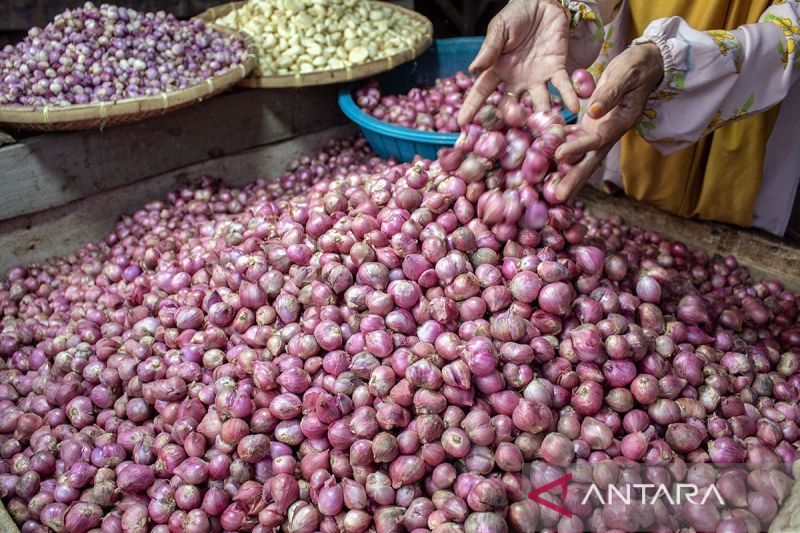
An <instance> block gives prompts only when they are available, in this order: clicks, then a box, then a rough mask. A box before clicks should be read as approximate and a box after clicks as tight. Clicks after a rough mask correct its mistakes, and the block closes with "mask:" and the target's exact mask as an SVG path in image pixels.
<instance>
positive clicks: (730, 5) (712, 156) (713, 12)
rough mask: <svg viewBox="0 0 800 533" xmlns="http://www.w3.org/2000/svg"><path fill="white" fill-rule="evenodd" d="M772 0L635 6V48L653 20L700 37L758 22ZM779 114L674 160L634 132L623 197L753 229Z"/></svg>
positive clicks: (640, 0) (744, 124)
mask: <svg viewBox="0 0 800 533" xmlns="http://www.w3.org/2000/svg"><path fill="white" fill-rule="evenodd" d="M769 4H770V2H769V1H768V0H754V1H744V0H702V1H696V0H695V1H689V0H630V10H631V32H630V40H633V38H635V37H637V36H639V35H641V34H642V33H643V32H644V30H645V28H646V27H647V25H648V24H649V23H650V22H652V21H653V20H655V19H658V18H662V17H670V16H679V17H682V18H683V19H684V20H686V21H687V22H688V23H689V24H690V25H691V26H692V27H694V28H697V29H700V30H710V29H727V30H730V29H735V28H737V27H738V26H741V25H743V24H748V23H753V22H757V21H758V18H759V17H760V16H761V14H762V13H763V12H764V10H766V8H767V7H769ZM778 110H779V109H778V107H775V108H773V109H771V110H769V111H767V112H765V113H762V114H760V115H756V116H753V117H750V118H747V119H744V120H742V121H739V122H735V123H732V124H728V125H726V126H723V127H721V128H719V129H718V130H716V131H714V132H713V133H712V134H710V135H708V136H707V137H705V138H703V139H701V140H700V141H699V142H697V143H696V144H694V145H692V146H689V147H687V148H685V149H683V150H681V151H679V152H676V153H674V154H671V155H669V156H666V157H665V156H662V155H661V154H659V153H658V152H657V151H656V150H655V149H654V148H653V147H652V146H650V144H648V143H647V141H645V140H644V139H642V138H641V137H640V136H639V135H637V134H636V133H635V132H629V133H628V134H626V135H625V136H624V137H623V139H622V153H621V168H622V180H623V183H624V186H625V194H626V195H628V196H630V197H632V198H636V199H637V200H641V201H644V202H647V203H649V204H652V205H655V206H656V207H659V208H661V209H663V210H665V211H669V212H671V213H675V214H677V215H680V216H683V217H697V218H701V219H706V220H717V221H720V222H729V223H731V224H737V225H739V226H745V227H749V226H750V225H751V224H752V220H753V210H754V208H755V202H756V199H757V197H758V190H759V188H760V186H761V178H762V172H763V167H764V155H765V152H766V148H767V140H768V139H769V135H770V133H771V132H772V127H773V126H774V124H775V120H776V119H777V116H778Z"/></svg>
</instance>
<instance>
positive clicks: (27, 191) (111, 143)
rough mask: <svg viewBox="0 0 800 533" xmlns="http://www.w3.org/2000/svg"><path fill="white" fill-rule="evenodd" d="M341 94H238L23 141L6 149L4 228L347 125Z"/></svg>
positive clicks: (0, 193) (1, 172) (2, 158)
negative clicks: (124, 121)
mask: <svg viewBox="0 0 800 533" xmlns="http://www.w3.org/2000/svg"><path fill="white" fill-rule="evenodd" d="M336 94H337V87H335V86H327V87H313V88H305V89H282V90H271V91H251V90H240V91H236V92H233V93H229V94H225V95H222V96H220V97H218V98H213V99H211V100H209V101H207V102H204V103H202V104H200V105H196V106H193V107H190V108H187V109H183V110H179V111H176V112H174V113H170V114H167V115H164V116H163V117H158V118H154V119H151V120H145V121H142V122H138V123H135V124H129V125H125V126H120V127H115V128H109V129H107V130H104V131H86V132H73V133H50V134H44V135H38V136H35V137H28V138H25V139H22V140H21V141H19V142H18V143H17V144H14V145H11V146H6V147H3V148H0V220H2V219H9V218H13V217H17V216H21V215H27V214H31V213H36V212H39V211H43V210H45V209H49V208H52V207H57V206H62V205H65V204H67V203H69V202H71V201H74V200H77V199H79V198H83V197H86V196H91V195H93V194H96V193H98V192H101V191H105V190H111V189H114V188H116V187H119V186H122V185H124V184H126V183H131V182H134V181H137V180H140V179H142V178H143V177H148V176H155V175H158V174H163V173H165V172H168V171H170V170H174V169H177V168H182V167H185V166H187V165H191V164H194V163H199V162H201V161H205V160H207V159H209V158H216V157H222V156H225V155H227V154H232V153H238V152H241V151H243V150H247V149H250V148H253V147H256V146H261V145H264V144H269V143H272V142H276V141H279V140H282V139H287V138H290V137H293V136H295V135H297V134H302V133H309V132H314V131H320V130H323V129H326V128H330V127H333V126H337V125H339V124H343V123H345V122H346V118H345V117H344V115H342V114H341V113H340V112H339V109H338V106H337V104H336Z"/></svg>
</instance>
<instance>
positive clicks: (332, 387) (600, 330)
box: [0, 106, 800, 533]
mask: <svg viewBox="0 0 800 533" xmlns="http://www.w3.org/2000/svg"><path fill="white" fill-rule="evenodd" d="M505 111H506V124H508V123H512V125H513V126H514V127H509V126H508V125H506V124H504V122H503V119H502V118H500V113H499V111H498V110H497V108H495V107H492V106H489V107H488V108H487V109H485V110H484V111H482V113H481V125H475V127H474V128H473V127H470V128H468V129H467V131H466V132H465V133H464V134H463V135H462V136H461V137H460V139H459V142H458V143H457V145H456V147H455V148H453V149H450V150H445V151H443V152H442V154H441V156H440V157H439V159H438V160H437V161H428V160H422V159H420V160H417V161H414V162H412V163H409V164H395V163H394V162H391V161H389V162H385V161H381V160H379V159H377V158H375V157H374V156H373V155H372V154H371V153H370V152H369V149H368V148H367V145H366V144H365V142H364V140H363V139H358V140H354V141H352V140H350V141H333V142H331V143H330V144H328V145H327V146H326V148H325V149H323V150H321V151H320V152H318V153H317V154H315V155H314V156H311V157H304V158H301V159H300V160H299V161H297V162H296V164H294V165H293V166H292V167H291V168H290V170H289V172H288V173H287V174H285V175H284V176H282V177H280V178H278V179H275V180H270V181H266V180H259V181H256V182H254V183H252V184H250V185H248V186H246V187H244V188H242V189H233V188H229V187H226V186H224V185H222V184H219V183H214V182H212V181H210V180H206V181H204V182H202V183H200V184H198V185H196V186H193V187H186V188H183V189H181V190H179V191H176V192H174V193H172V194H170V195H169V196H168V198H167V199H166V201H163V202H152V203H149V204H147V205H146V206H145V207H144V208H143V209H141V210H140V211H137V212H136V213H134V214H133V215H130V216H123V217H122V219H121V221H120V222H119V224H118V225H117V227H116V228H115V230H114V231H113V232H112V233H111V234H110V235H109V236H108V238H107V239H106V240H105V241H104V242H101V243H97V244H92V245H87V246H85V247H84V248H82V249H81V250H80V251H79V252H77V253H76V254H74V255H72V256H70V257H67V258H63V259H62V258H53V259H50V260H48V261H46V262H44V263H42V264H31V265H28V266H27V267H17V268H13V269H11V270H10V271H9V272H8V273H7V274H6V277H5V279H4V280H3V281H2V282H0V310H2V317H3V318H2V329H1V330H0V357H2V362H1V363H0V364H2V370H1V371H0V497H2V501H3V503H4V504H5V505H6V507H7V509H8V511H9V513H10V514H11V516H12V517H13V519H14V520H15V521H16V522H17V524H18V525H19V526H20V529H21V531H22V532H23V533H33V532H44V531H50V530H53V531H69V532H71V533H83V532H86V531H101V532H103V533H118V532H123V531H124V532H126V533H127V532H143V531H154V532H157V533H167V532H176V531H186V532H189V533H206V532H209V531H254V532H259V533H262V532H271V531H283V532H285V533H312V532H316V531H321V532H323V533H339V532H346V533H363V532H366V531H376V532H377V533H390V532H392V533H393V532H410V533H424V532H433V533H456V532H463V533H489V532H492V533H502V532H506V531H518V532H528V531H534V530H542V529H549V530H558V531H574V530H582V529H583V528H585V527H587V528H591V529H592V530H597V531H601V530H637V529H638V530H641V529H643V528H644V529H658V530H662V531H667V530H672V529H675V528H677V527H678V526H679V525H681V524H683V525H690V526H692V527H695V528H696V529H697V530H702V531H721V532H722V531H724V532H728V531H755V530H759V529H762V528H764V527H766V525H767V524H769V522H770V521H771V520H772V518H773V517H774V516H775V514H776V512H777V509H778V507H779V506H780V504H781V502H782V500H783V498H784V497H785V495H786V494H787V490H788V487H789V484H790V481H791V480H790V479H789V478H788V477H787V476H786V474H785V473H784V472H786V471H788V470H787V469H788V466H789V465H790V464H791V463H793V462H794V460H795V459H796V457H797V445H798V426H797V423H798V419H799V418H800V410H798V406H797V395H798V390H800V372H799V371H798V370H799V369H800V326H798V306H797V297H796V295H795V294H793V293H792V292H790V291H788V290H785V289H784V288H783V287H782V285H781V284H780V283H778V282H774V281H754V280H753V279H751V278H750V277H749V275H748V272H747V270H746V269H744V268H742V267H741V266H740V265H739V264H738V263H737V262H736V260H735V259H734V258H733V257H726V258H709V257H708V256H707V255H706V254H704V253H702V252H697V251H691V250H688V249H687V248H686V246H684V245H683V244H681V243H678V242H669V241H666V240H663V239H661V238H660V237H659V236H658V235H657V234H654V233H651V232H646V231H640V230H636V229H634V228H630V227H627V226H626V225H624V224H623V223H622V221H621V220H618V219H614V218H612V219H609V220H600V219H597V218H594V217H592V216H590V215H589V214H587V213H586V212H585V211H584V208H583V206H582V205H580V204H578V205H576V206H574V207H570V206H566V205H560V204H559V203H558V202H557V199H556V198H555V195H554V194H553V192H554V191H553V187H552V177H553V175H555V174H556V173H558V172H559V171H560V172H564V171H565V170H566V169H567V168H568V164H566V163H564V164H562V165H555V163H554V162H553V161H552V156H553V153H554V150H555V149H556V147H557V146H559V145H560V144H561V143H563V142H564V140H565V139H567V138H568V137H569V136H571V135H572V136H574V135H579V134H580V132H579V131H578V130H576V129H574V128H566V127H565V125H564V123H563V119H562V118H561V117H560V116H559V115H558V114H553V113H536V114H533V115H530V116H529V117H528V116H524V113H520V112H519V110H517V109H514V108H510V109H505ZM531 463H533V464H531ZM635 464H642V465H644V466H646V469H645V472H644V473H643V474H641V476H640V477H638V478H637V477H634V476H633V475H629V474H623V471H625V472H627V470H624V469H623V467H630V466H631V465H635ZM731 464H744V465H746V468H748V469H750V470H752V471H751V472H749V473H748V472H746V471H745V472H741V473H738V474H737V473H733V474H730V475H728V474H722V475H719V476H717V471H716V470H715V469H714V467H721V466H725V465H731ZM560 469H569V470H570V472H572V473H573V483H575V484H576V485H574V486H573V485H571V486H570V487H571V488H570V492H569V494H570V496H569V497H567V498H566V499H565V501H563V502H561V501H560V500H559V499H558V496H557V495H555V494H553V495H552V496H548V494H547V493H545V494H544V495H542V497H546V498H550V499H551V501H553V502H559V503H563V505H565V506H566V507H567V508H568V509H569V510H570V511H571V512H572V513H573V514H572V516H571V517H567V516H563V515H561V514H559V513H556V512H554V511H553V510H552V509H550V508H548V507H547V506H543V505H540V504H539V503H537V502H536V501H534V500H533V499H529V498H528V497H527V495H528V493H529V491H530V490H531V489H532V488H534V487H541V486H542V485H544V484H545V483H547V482H550V481H552V480H553V479H555V478H557V477H558V475H560V474H559V472H563V470H560ZM637 475H638V474H637ZM726 475H727V476H728V477H725V476H726ZM642 478H646V479H658V480H666V481H668V480H673V481H680V482H692V483H695V484H702V485H701V486H707V485H708V484H710V483H716V485H717V486H718V487H719V490H720V492H723V493H724V494H725V495H726V498H729V500H728V501H729V502H730V504H731V507H732V508H728V509H721V508H717V507H715V506H714V505H713V503H697V504H687V505H684V506H682V507H681V508H679V509H672V508H669V507H667V506H665V505H663V504H662V505H653V506H650V507H646V508H640V507H637V508H635V509H633V510H632V509H630V508H629V506H625V505H622V504H619V503H617V504H609V505H605V506H601V505H588V504H586V503H583V502H582V501H581V500H580V498H578V497H576V496H575V495H576V494H578V495H580V494H581V492H580V491H581V490H583V491H584V493H585V491H586V486H587V484H588V483H589V482H594V483H597V484H602V486H607V485H609V484H613V483H623V484H624V483H636V482H637V479H638V480H639V481H641V479H642ZM581 487H582V488H581ZM579 489H580V490H579Z"/></svg>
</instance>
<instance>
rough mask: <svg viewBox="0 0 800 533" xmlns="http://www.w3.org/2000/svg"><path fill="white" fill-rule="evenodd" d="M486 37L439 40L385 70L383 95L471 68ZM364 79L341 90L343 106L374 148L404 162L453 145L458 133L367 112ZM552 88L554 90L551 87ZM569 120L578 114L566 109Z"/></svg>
mask: <svg viewBox="0 0 800 533" xmlns="http://www.w3.org/2000/svg"><path fill="white" fill-rule="evenodd" d="M481 43H483V37H462V38H457V39H436V41H434V44H433V46H431V48H429V49H428V50H427V51H426V52H425V53H424V54H422V55H421V56H419V57H418V58H417V59H415V60H414V61H409V62H408V63H404V64H402V65H400V66H399V67H397V68H395V69H393V70H390V71H388V72H384V73H383V74H381V75H379V76H378V77H377V79H378V83H379V84H380V88H381V93H382V94H402V93H405V92H408V91H409V90H410V89H411V88H413V87H430V86H431V85H433V84H434V83H435V82H436V79H437V78H444V77H447V76H452V75H453V74H455V73H456V72H458V71H459V70H463V71H465V72H466V70H467V67H468V66H469V64H470V63H471V62H472V60H473V59H474V58H475V55H476V54H477V53H478V50H480V47H481ZM363 83H364V81H363V80H362V81H358V82H355V83H351V84H348V85H346V86H344V87H342V89H341V90H340V91H339V107H340V108H341V109H342V112H344V114H345V115H347V118H349V119H350V120H352V121H353V122H355V123H356V124H358V126H359V128H361V131H362V133H363V134H364V137H366V139H367V141H368V142H369V144H370V146H372V149H373V150H375V152H376V153H377V154H378V155H379V156H381V157H382V158H384V159H388V158H389V157H391V156H394V157H396V158H397V159H398V160H400V161H402V162H406V161H411V160H412V159H413V158H414V156H415V155H417V154H419V155H420V156H422V157H424V158H426V159H436V153H437V152H438V151H439V149H441V148H445V147H449V146H453V145H454V144H455V142H456V139H458V134H457V133H437V132H431V131H420V130H415V129H412V128H404V127H403V126H396V125H394V124H389V123H388V122H384V121H382V120H378V119H377V118H375V117H373V116H372V115H370V114H368V113H366V112H364V111H363V110H362V109H361V108H360V107H358V105H357V104H356V102H355V98H354V97H353V95H354V94H355V92H356V90H357V89H358V87H360V86H361V85H362V84H363ZM551 91H554V89H553V88H552V87H551ZM562 115H564V118H565V119H566V120H567V122H574V121H575V118H576V117H575V115H573V114H572V113H570V112H569V111H566V110H565V111H563V112H562Z"/></svg>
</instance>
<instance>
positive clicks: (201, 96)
mask: <svg viewBox="0 0 800 533" xmlns="http://www.w3.org/2000/svg"><path fill="white" fill-rule="evenodd" d="M214 29H216V30H218V31H221V32H224V33H227V34H230V35H238V36H239V37H240V38H241V39H243V40H244V42H245V43H246V46H247V55H246V57H245V60H244V63H240V64H239V65H236V66H234V67H233V68H231V69H229V70H228V71H227V72H225V73H223V74H220V75H218V76H214V77H213V78H209V79H207V80H206V81H205V82H203V83H198V84H196V85H192V86H191V87H187V88H185V89H180V90H177V91H170V92H166V93H162V94H160V95H155V96H143V97H139V98H126V99H124V100H115V101H112V102H99V103H93V104H82V105H71V106H0V124H3V125H6V126H9V127H12V128H18V129H24V130H36V131H75V130H90V129H103V128H105V127H109V126H117V125H119V124H127V123H130V122H137V121H139V120H144V119H146V118H149V117H153V116H157V115H163V114H165V113H169V112H171V111H175V110H177V109H181V108H183V107H187V106H190V105H192V104H195V103H198V102H202V101H203V100H207V99H208V98H211V97H212V96H214V95H217V94H219V93H221V92H223V91H226V90H228V89H230V88H231V87H233V86H234V85H236V84H237V83H238V82H239V81H241V80H242V79H244V78H245V76H247V75H248V74H249V73H250V71H251V70H253V69H254V68H255V66H256V54H255V46H254V45H253V39H252V38H251V37H250V36H249V35H246V34H244V33H242V32H237V31H232V30H230V29H227V28H221V27H215V28H214Z"/></svg>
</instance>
